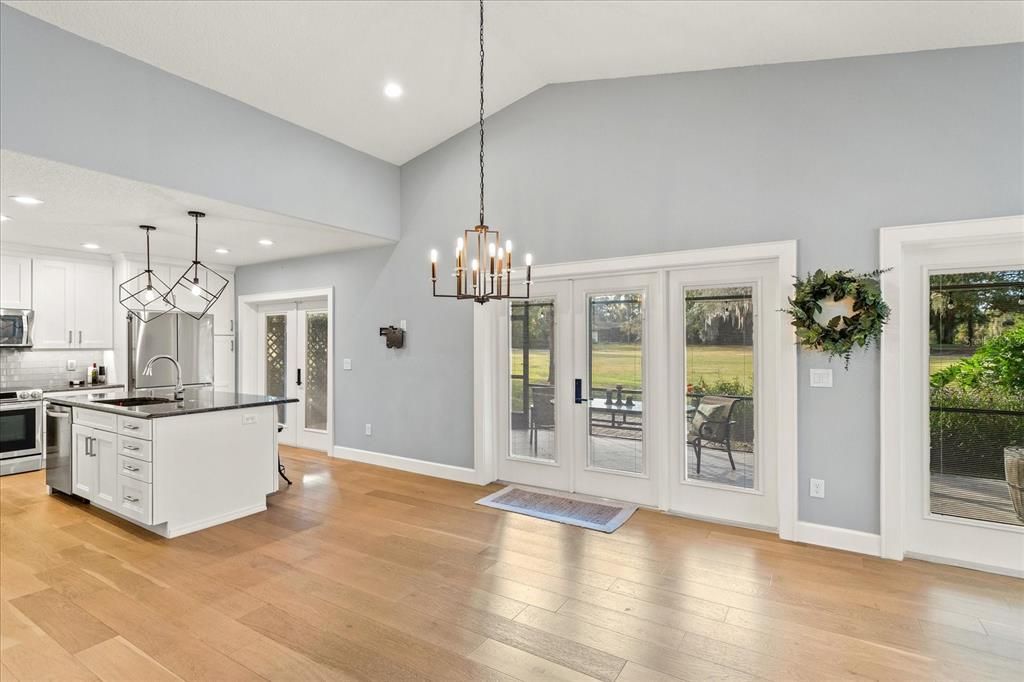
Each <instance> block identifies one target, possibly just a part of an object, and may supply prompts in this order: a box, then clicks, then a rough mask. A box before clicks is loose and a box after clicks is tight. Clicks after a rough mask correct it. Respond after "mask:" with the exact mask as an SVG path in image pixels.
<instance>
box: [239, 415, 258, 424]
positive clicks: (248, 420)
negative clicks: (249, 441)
mask: <svg viewBox="0 0 1024 682" xmlns="http://www.w3.org/2000/svg"><path fill="white" fill-rule="evenodd" d="M242 423H243V424H255V423H256V415H254V414H243V415H242Z"/></svg>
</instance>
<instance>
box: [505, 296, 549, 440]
mask: <svg viewBox="0 0 1024 682" xmlns="http://www.w3.org/2000/svg"><path fill="white" fill-rule="evenodd" d="M554 309H555V305H554V302H553V301H551V300H544V299H538V300H530V301H526V302H523V303H513V304H512V305H511V306H510V309H509V310H510V314H511V324H510V325H509V353H510V357H509V408H510V409H509V412H510V415H509V418H510V420H511V423H510V426H511V429H510V434H511V436H510V439H509V454H510V455H511V456H512V457H530V458H538V459H546V460H554V459H555V353H554V349H555V344H554V340H555V315H554Z"/></svg>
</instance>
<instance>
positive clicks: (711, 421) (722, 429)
mask: <svg viewBox="0 0 1024 682" xmlns="http://www.w3.org/2000/svg"><path fill="white" fill-rule="evenodd" d="M737 403H739V398H727V397H726V396H721V395H705V396H701V398H700V400H699V402H698V403H697V409H696V410H694V412H693V419H692V420H691V421H690V432H689V434H688V435H687V438H686V442H687V444H689V445H692V446H693V452H694V454H695V455H697V473H698V474H700V453H701V450H702V449H703V448H704V447H705V446H707V445H708V444H709V443H711V444H714V445H718V446H721V447H724V448H725V452H726V454H728V455H729V464H730V466H732V468H733V471H735V470H736V462H734V461H733V458H732V425H733V424H735V423H736V421H735V420H734V419H733V418H732V416H733V410H735V409H736V404H737Z"/></svg>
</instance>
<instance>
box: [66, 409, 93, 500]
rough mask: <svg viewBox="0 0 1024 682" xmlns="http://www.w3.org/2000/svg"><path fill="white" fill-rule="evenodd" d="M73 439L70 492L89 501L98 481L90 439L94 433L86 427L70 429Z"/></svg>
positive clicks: (75, 426) (76, 426)
mask: <svg viewBox="0 0 1024 682" xmlns="http://www.w3.org/2000/svg"><path fill="white" fill-rule="evenodd" d="M71 433H72V436H73V437H74V446H73V448H72V458H71V480H72V485H71V490H72V492H74V494H75V495H78V496H79V497H84V498H85V499H87V500H91V499H92V498H93V495H95V494H96V487H97V482H98V480H99V467H98V464H97V459H98V458H97V457H96V456H95V455H93V450H92V437H93V434H94V433H95V431H94V430H93V429H90V428H89V427H88V426H78V425H74V426H72V427H71Z"/></svg>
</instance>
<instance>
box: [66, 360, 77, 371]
mask: <svg viewBox="0 0 1024 682" xmlns="http://www.w3.org/2000/svg"><path fill="white" fill-rule="evenodd" d="M66 366H67V369H68V371H69V372H74V371H75V370H76V369H78V361H77V360H68V361H67V365H66Z"/></svg>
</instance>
